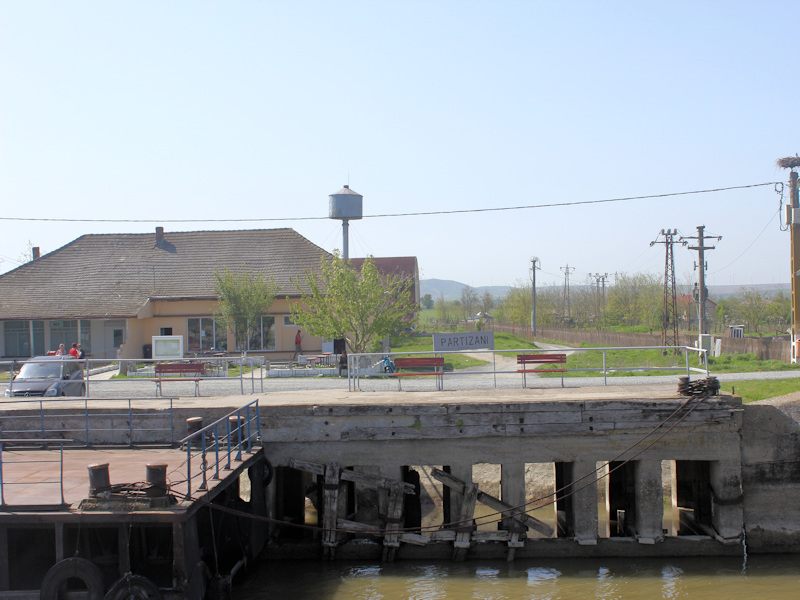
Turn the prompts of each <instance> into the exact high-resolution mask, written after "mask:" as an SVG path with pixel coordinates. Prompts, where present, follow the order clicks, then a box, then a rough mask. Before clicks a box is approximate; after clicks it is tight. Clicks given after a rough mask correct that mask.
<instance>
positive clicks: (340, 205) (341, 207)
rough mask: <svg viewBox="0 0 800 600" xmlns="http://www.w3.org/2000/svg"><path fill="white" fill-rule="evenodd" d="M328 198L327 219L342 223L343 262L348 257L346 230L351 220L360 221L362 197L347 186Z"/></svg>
mask: <svg viewBox="0 0 800 600" xmlns="http://www.w3.org/2000/svg"><path fill="white" fill-rule="evenodd" d="M328 198H330V208H329V210H328V217H330V218H331V219H340V220H341V221H342V246H343V248H342V256H343V257H344V259H345V260H347V259H348V258H350V257H349V251H348V240H347V230H348V227H349V222H350V220H351V219H360V218H361V215H362V211H361V205H362V202H363V200H364V196H362V195H361V194H359V193H358V192H354V191H353V190H351V189H350V186H349V185H346V186H344V187H343V188H342V189H340V190H339V191H338V192H336V193H335V194H331V195H330V196H328Z"/></svg>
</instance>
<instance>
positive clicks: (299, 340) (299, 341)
mask: <svg viewBox="0 0 800 600" xmlns="http://www.w3.org/2000/svg"><path fill="white" fill-rule="evenodd" d="M302 344H303V338H302V337H301V336H300V330H299V329H298V330H297V335H295V336H294V359H293V360H297V357H298V356H300V352H302V348H301V346H302Z"/></svg>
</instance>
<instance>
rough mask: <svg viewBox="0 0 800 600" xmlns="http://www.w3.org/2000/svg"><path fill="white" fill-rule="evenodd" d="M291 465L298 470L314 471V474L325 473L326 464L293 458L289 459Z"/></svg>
mask: <svg viewBox="0 0 800 600" xmlns="http://www.w3.org/2000/svg"><path fill="white" fill-rule="evenodd" d="M289 466H290V467H292V468H293V469H297V470H298V471H306V472H308V473H313V474H314V475H324V474H325V465H323V464H320V463H315V462H310V461H307V460H300V459H298V458H293V459H291V460H290V461H289Z"/></svg>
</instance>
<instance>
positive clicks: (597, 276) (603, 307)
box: [589, 273, 608, 329]
mask: <svg viewBox="0 0 800 600" xmlns="http://www.w3.org/2000/svg"><path fill="white" fill-rule="evenodd" d="M589 277H594V283H595V287H596V289H597V298H598V299H599V301H600V302H599V304H600V306H599V312H600V313H601V317H600V327H599V328H598V329H602V328H604V327H605V325H606V279H608V273H603V274H602V275H601V274H600V273H589ZM601 283H602V285H603V293H602V295H601V294H600V284H601Z"/></svg>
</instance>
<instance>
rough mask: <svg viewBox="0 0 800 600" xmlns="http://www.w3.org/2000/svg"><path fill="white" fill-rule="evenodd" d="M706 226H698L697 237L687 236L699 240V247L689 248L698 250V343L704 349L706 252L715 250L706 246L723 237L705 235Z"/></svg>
mask: <svg viewBox="0 0 800 600" xmlns="http://www.w3.org/2000/svg"><path fill="white" fill-rule="evenodd" d="M705 229H706V228H705V225H698V227H697V236H696V237H693V236H687V238H686V239H689V240H693V239H695V240H697V242H698V244H697V246H689V250H697V261H698V262H697V263H695V269H699V271H700V275H699V277H698V280H699V286H698V288H697V324H698V326H699V328H700V337H699V339H698V343H699V344H700V347H701V348H704V347H705V346H704V338H703V336H704V335H706V334H707V333H708V331H707V329H708V327H707V325H706V299H707V298H708V288H707V287H706V269H707V268H708V264H707V263H706V255H705V251H706V250H714V248H715V246H706V245H705V241H706V240H709V239H716V240H721V239H722V236H721V235H716V236H715V235H705ZM706 350H711V348H706Z"/></svg>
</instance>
